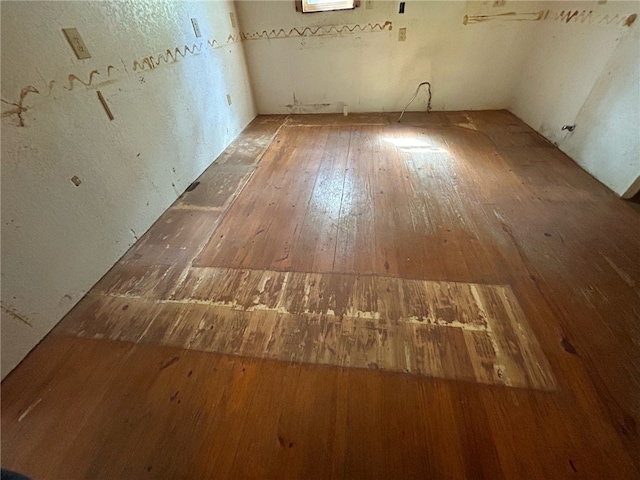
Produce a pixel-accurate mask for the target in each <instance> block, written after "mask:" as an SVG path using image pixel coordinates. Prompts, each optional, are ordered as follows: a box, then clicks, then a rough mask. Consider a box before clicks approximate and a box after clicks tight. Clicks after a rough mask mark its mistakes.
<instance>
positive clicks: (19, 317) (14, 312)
mask: <svg viewBox="0 0 640 480" xmlns="http://www.w3.org/2000/svg"><path fill="white" fill-rule="evenodd" d="M0 308H2V310H4V311H5V312H7V313H8V314H9V315H11V316H12V317H13V318H15V319H16V320H20V321H21V322H22V323H26V324H27V325H29V326H30V327H32V328H33V324H32V323H31V322H30V321H29V320H27V318H26V317H25V316H24V315H20V314H19V313H18V311H17V310H16V309H15V308H12V307H7V306H5V305H3V304H2V303H1V302H0Z"/></svg>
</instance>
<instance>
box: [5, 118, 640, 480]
mask: <svg viewBox="0 0 640 480" xmlns="http://www.w3.org/2000/svg"><path fill="white" fill-rule="evenodd" d="M396 118H397V115H392V114H362V115H353V116H351V115H350V116H349V117H344V116H341V115H301V116H289V117H284V116H279V117H258V118H257V119H256V121H254V123H253V124H252V125H251V126H250V127H249V128H248V129H247V130H246V131H245V133H243V134H242V135H241V136H240V137H239V138H238V139H237V140H236V141H234V143H233V144H232V145H231V146H230V147H229V149H228V150H227V151H226V152H225V153H223V154H222V155H221V156H220V157H219V158H218V159H217V160H216V162H214V163H213V164H212V166H211V167H210V168H209V169H208V170H207V171H206V172H205V173H203V175H202V176H201V178H200V179H199V180H198V181H199V182H200V183H199V184H198V185H196V184H195V183H194V185H192V187H191V188H190V189H189V191H187V192H185V193H184V194H183V196H182V197H181V198H180V199H178V201H177V202H176V203H175V204H174V205H173V206H172V207H171V208H170V209H169V210H168V211H167V212H166V213H165V215H163V216H162V217H161V218H160V219H159V220H158V222H156V224H155V225H154V226H153V227H152V228H151V229H150V230H149V232H147V233H146V234H145V236H144V237H143V238H141V240H140V242H138V244H136V245H135V246H134V247H133V248H132V250H131V251H130V252H128V253H127V254H126V255H125V256H124V257H123V258H122V260H121V261H120V262H118V264H116V265H115V266H114V267H113V269H112V270H111V271H110V272H109V273H107V275H105V277H104V278H103V279H102V280H101V281H100V282H99V283H98V284H97V285H96V286H95V287H94V289H93V290H92V291H91V292H90V293H89V294H88V295H87V296H86V297H85V298H84V299H83V300H82V301H81V302H80V303H79V304H78V305H77V306H76V307H75V308H74V309H73V310H72V311H71V312H70V313H69V315H68V316H67V317H66V318H65V319H64V320H63V321H62V322H61V323H60V324H59V326H58V327H57V328H56V329H55V330H54V332H53V333H52V334H50V335H49V336H48V337H47V338H46V339H45V340H44V341H43V342H42V343H41V344H40V345H39V346H38V348H37V349H36V350H35V351H34V352H33V353H32V354H31V355H30V356H29V357H28V358H27V359H26V360H25V361H24V362H23V364H22V365H21V366H19V367H18V368H17V369H16V370H15V371H14V372H13V373H12V374H11V375H9V377H7V379H5V381H4V382H3V384H2V400H3V405H2V463H3V466H5V467H8V468H13V469H16V470H22V471H24V472H25V473H28V474H30V475H31V476H33V477H34V478H49V479H55V478H65V479H74V478H91V479H95V478H136V479H137V478H273V479H284V478H323V479H324V478H348V479H355V478H367V479H370V478H385V479H387V478H488V479H494V478H495V479H501V478H504V479H511V478H518V479H520V478H522V479H524V478H532V479H539V478H594V479H600V478H622V479H626V478H630V479H631V478H639V477H640V471H639V470H638V468H639V467H640V455H639V454H638V452H640V436H639V433H638V427H637V425H638V422H640V403H639V399H640V323H639V322H638V318H640V290H639V289H640V242H638V238H640V215H638V212H637V211H636V210H635V209H634V208H633V207H631V206H629V205H628V204H627V203H625V202H624V201H622V200H620V199H618V198H616V197H615V196H614V195H613V194H611V193H610V192H609V191H607V190H606V189H605V188H604V187H603V186H602V185H600V184H599V183H598V182H597V181H595V180H594V179H593V178H591V177H590V176H589V175H588V174H586V173H585V172H584V171H582V170H580V169H579V168H578V167H577V166H576V165H575V164H574V163H573V162H572V161H571V160H570V159H568V158H567V157H566V156H565V155H564V154H562V153H561V152H560V151H559V150H557V149H555V148H553V147H552V146H551V145H549V144H548V143H547V142H546V141H545V140H544V139H543V138H541V137H540V136H538V135H537V134H536V133H535V132H533V131H532V130H531V129H530V128H528V127H527V126H526V125H524V124H523V123H522V122H521V121H519V120H518V119H517V118H516V117H514V116H513V115H511V114H510V113H508V112H505V111H490V112H433V113H430V114H428V115H426V114H423V113H411V112H409V113H408V114H406V115H405V116H404V118H403V120H402V124H397V123H396V121H395V120H396ZM314 282H315V283H314ZM474 291H475V294H474ZM427 312H428V313H427ZM480 312H483V314H482V315H480ZM358 314H360V316H358ZM420 320H422V321H420ZM447 322H448V325H447ZM383 335H386V337H383ZM382 338H386V340H385V341H384V342H382V341H381V339H382ZM405 346H406V347H407V348H405ZM329 347H331V348H329ZM332 350H333V351H334V352H332ZM407 351H408V352H409V356H408V357H407V355H406V352H407ZM215 352H225V353H234V355H226V354H223V353H215ZM264 357H267V358H264ZM407 358H409V359H410V361H409V363H407ZM273 359H278V360H273ZM318 363H320V364H322V365H318ZM409 364H410V365H411V368H410V369H408V368H406V367H407V365H409ZM496 365H506V368H505V370H504V371H501V374H502V377H500V375H499V374H498V370H499V367H498V368H495V366H496ZM354 366H355V367H363V368H353V367H354ZM385 369H389V370H394V371H389V370H386V371H385ZM396 370H397V371H396ZM405 370H409V371H408V372H407V371H405ZM513 387H518V388H513Z"/></svg>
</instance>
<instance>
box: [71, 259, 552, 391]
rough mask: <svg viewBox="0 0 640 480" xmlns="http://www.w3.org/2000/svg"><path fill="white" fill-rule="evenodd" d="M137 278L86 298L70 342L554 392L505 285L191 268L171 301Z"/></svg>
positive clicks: (74, 316)
mask: <svg viewBox="0 0 640 480" xmlns="http://www.w3.org/2000/svg"><path fill="white" fill-rule="evenodd" d="M148 282H149V279H148V278H147V277H143V278H142V280H141V281H139V282H136V283H130V284H122V285H121V284H119V283H118V284H117V285H118V286H121V287H125V286H126V288H121V289H117V288H116V289H112V290H110V291H109V292H108V297H105V296H102V295H100V296H95V298H94V301H93V302H92V304H91V306H90V307H88V308H85V309H79V310H78V312H77V314H72V315H70V316H69V317H67V319H66V320H65V330H66V331H67V332H68V333H72V334H75V335H79V336H83V337H88V338H101V339H110V340H126V341H130V342H143V343H153V344H163V345H172V346H179V347H183V348H188V349H193V350H203V351H209V352H218V353H227V354H235V355H245V356H252V357H259V358H270V359H276V360H285V361H296V362H305V363H320V364H327V365H337V366H349V367H357V368H373V369H380V370H390V371H402V372H411V373H417V374H422V375H428V376H436V377H443V378H453V379H459V380H467V381H476V382H481V383H489V384H501V385H508V386H514V387H528V388H537V389H543V390H551V389H554V388H555V380H554V377H553V373H552V372H551V369H550V366H549V364H548V362H547V360H546V358H545V357H544V354H543V353H542V350H541V348H540V346H539V344H538V342H537V340H536V339H535V336H534V335H533V333H532V331H531V329H530V327H529V325H528V322H527V320H526V319H525V317H524V313H523V312H522V309H521V308H520V305H519V304H518V301H517V299H516V298H515V296H514V294H513V292H512V291H511V289H510V288H509V287H508V286H504V285H488V284H466V283H451V282H432V281H420V280H403V279H398V278H392V277H374V276H364V277H359V276H355V275H340V274H320V273H292V272H275V271H261V270H237V269H220V268H193V269H191V270H190V271H189V272H188V273H187V275H186V276H185V277H183V279H182V281H181V282H180V283H179V284H177V285H176V287H175V288H174V289H173V290H172V293H171V294H169V295H166V296H164V298H160V299H158V297H162V296H161V295H158V293H159V291H158V289H153V290H150V291H143V290H142V289H140V288H139V286H140V284H141V283H143V284H146V283H148Z"/></svg>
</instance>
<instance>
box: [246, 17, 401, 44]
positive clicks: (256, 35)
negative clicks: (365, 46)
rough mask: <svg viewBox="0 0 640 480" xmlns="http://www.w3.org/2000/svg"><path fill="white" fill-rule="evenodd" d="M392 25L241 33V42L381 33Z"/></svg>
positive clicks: (326, 26) (296, 28)
mask: <svg viewBox="0 0 640 480" xmlns="http://www.w3.org/2000/svg"><path fill="white" fill-rule="evenodd" d="M392 29H393V24H392V23H391V21H389V20H387V21H386V22H384V23H383V24H381V23H374V24H372V23H367V24H366V25H360V24H355V25H321V26H319V27H304V28H303V27H300V28H298V27H293V28H290V29H289V30H288V31H287V30H285V29H284V28H281V29H279V30H276V29H273V30H270V31H267V30H263V31H262V32H253V33H247V32H245V33H242V34H241V37H242V40H262V39H265V38H268V39H272V38H290V37H322V36H329V35H333V36H335V35H341V34H343V33H349V34H351V33H362V32H375V31H379V32H383V31H385V30H389V31H391V30H392Z"/></svg>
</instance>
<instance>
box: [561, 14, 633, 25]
mask: <svg viewBox="0 0 640 480" xmlns="http://www.w3.org/2000/svg"><path fill="white" fill-rule="evenodd" d="M636 17H637V14H635V13H632V14H630V15H620V14H617V13H616V14H615V15H610V14H608V13H594V11H593V10H561V11H560V12H559V13H556V14H555V15H554V16H553V19H554V20H556V21H558V20H559V21H561V22H564V23H570V22H573V23H577V22H580V23H589V24H597V25H602V24H605V25H625V26H628V25H631V24H632V23H633V22H634V21H635V19H636ZM629 21H630V22H631V23H628V22H629Z"/></svg>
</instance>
